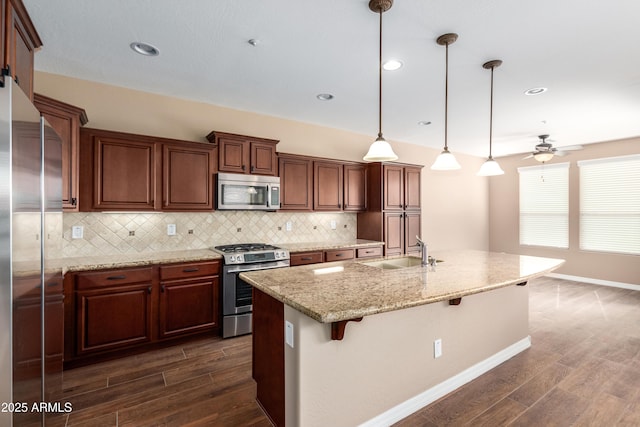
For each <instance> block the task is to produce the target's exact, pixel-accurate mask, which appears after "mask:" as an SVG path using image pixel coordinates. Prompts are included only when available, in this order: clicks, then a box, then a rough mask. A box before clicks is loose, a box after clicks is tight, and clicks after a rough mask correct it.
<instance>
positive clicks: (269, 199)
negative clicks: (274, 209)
mask: <svg viewBox="0 0 640 427" xmlns="http://www.w3.org/2000/svg"><path fill="white" fill-rule="evenodd" d="M267 207H268V208H270V207H271V184H267Z"/></svg>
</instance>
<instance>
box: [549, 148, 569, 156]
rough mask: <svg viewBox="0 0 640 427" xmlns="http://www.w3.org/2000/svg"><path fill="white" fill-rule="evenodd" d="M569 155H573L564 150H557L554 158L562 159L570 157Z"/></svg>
mask: <svg viewBox="0 0 640 427" xmlns="http://www.w3.org/2000/svg"><path fill="white" fill-rule="evenodd" d="M569 154H571V153H567V152H566V151H564V150H556V151H554V152H553V155H554V156H560V157H562V156H568V155H569Z"/></svg>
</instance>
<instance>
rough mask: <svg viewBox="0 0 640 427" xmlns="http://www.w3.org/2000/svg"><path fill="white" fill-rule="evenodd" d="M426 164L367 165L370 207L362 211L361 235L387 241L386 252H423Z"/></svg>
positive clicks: (391, 253)
mask: <svg viewBox="0 0 640 427" xmlns="http://www.w3.org/2000/svg"><path fill="white" fill-rule="evenodd" d="M421 170H422V166H417V165H408V164H400V163H380V162H375V163H370V164H368V165H367V180H368V189H367V197H368V209H367V211H366V212H359V213H358V238H360V239H369V240H378V241H384V254H385V255H386V256H389V255H402V254H411V253H419V252H420V246H419V245H418V241H417V240H416V236H420V233H421V227H420V219H421V201H420V179H421V178H420V177H421Z"/></svg>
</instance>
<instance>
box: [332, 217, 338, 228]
mask: <svg viewBox="0 0 640 427" xmlns="http://www.w3.org/2000/svg"><path fill="white" fill-rule="evenodd" d="M336 228H338V225H337V224H336V220H335V219H332V220H331V229H332V230H335V229H336Z"/></svg>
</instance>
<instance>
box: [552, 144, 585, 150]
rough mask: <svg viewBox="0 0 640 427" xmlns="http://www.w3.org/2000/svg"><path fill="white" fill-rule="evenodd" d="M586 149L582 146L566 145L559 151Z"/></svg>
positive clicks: (559, 148)
mask: <svg viewBox="0 0 640 427" xmlns="http://www.w3.org/2000/svg"><path fill="white" fill-rule="evenodd" d="M583 148H584V147H583V146H582V145H565V146H564V147H558V150H562V151H575V150H582V149H583Z"/></svg>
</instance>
